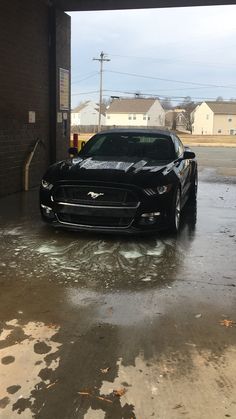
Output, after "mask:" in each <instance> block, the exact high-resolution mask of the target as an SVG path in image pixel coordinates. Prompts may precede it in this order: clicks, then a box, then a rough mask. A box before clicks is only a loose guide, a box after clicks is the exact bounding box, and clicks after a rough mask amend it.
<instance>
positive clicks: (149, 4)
mask: <svg viewBox="0 0 236 419" xmlns="http://www.w3.org/2000/svg"><path fill="white" fill-rule="evenodd" d="M55 3H56V6H57V7H58V8H60V9H61V10H64V11H89V10H121V9H148V8H165V7H189V6H217V5H218V6H219V5H230V4H236V0H55Z"/></svg>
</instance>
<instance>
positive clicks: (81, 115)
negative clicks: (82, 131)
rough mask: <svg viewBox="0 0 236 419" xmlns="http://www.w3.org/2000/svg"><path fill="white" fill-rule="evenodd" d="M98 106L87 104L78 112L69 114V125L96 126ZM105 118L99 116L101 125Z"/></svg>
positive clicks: (91, 103) (92, 103)
mask: <svg viewBox="0 0 236 419" xmlns="http://www.w3.org/2000/svg"><path fill="white" fill-rule="evenodd" d="M98 118H99V106H98V105H97V104H96V103H95V102H92V101H91V102H89V103H88V104H87V105H86V106H85V107H84V108H83V109H81V110H80V112H72V113H71V125H72V126H73V125H98ZM105 121H106V119H105V116H104V115H102V116H101V124H102V125H105Z"/></svg>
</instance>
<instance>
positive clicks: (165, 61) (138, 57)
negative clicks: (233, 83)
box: [109, 54, 229, 69]
mask: <svg viewBox="0 0 236 419" xmlns="http://www.w3.org/2000/svg"><path fill="white" fill-rule="evenodd" d="M109 55H111V56H112V57H119V58H128V59H132V60H133V59H138V60H152V61H157V62H164V63H169V64H173V63H174V64H175V63H176V62H180V63H184V64H185V65H186V64H194V65H195V64H198V65H202V66H208V67H214V68H227V69H229V66H222V65H221V64H220V63H206V62H202V61H190V60H189V59H188V58H187V59H181V58H175V59H174V60H173V59H170V58H157V57H148V56H146V57H141V56H135V55H119V54H109Z"/></svg>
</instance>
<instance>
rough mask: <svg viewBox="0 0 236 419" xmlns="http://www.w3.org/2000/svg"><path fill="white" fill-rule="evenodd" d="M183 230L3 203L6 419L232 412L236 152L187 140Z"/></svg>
mask: <svg viewBox="0 0 236 419" xmlns="http://www.w3.org/2000/svg"><path fill="white" fill-rule="evenodd" d="M195 151H196V153H197V156H198V158H199V165H200V176H199V177H200V182H199V194H198V201H197V205H196V206H187V207H186V209H185V211H184V213H183V217H182V226H181V230H180V232H179V234H178V235H177V236H173V235H170V234H168V233H166V232H162V233H159V234H156V235H153V236H150V237H147V236H143V237H142V236H137V237H128V238H127V237H121V236H115V235H112V236H106V235H101V234H86V233H78V232H68V231H64V230H60V229H57V230H54V229H51V228H49V227H48V226H46V225H44V224H43V223H42V222H41V219H40V216H39V211H38V191H37V190H32V191H30V192H28V193H20V194H15V195H11V196H8V197H6V198H4V199H1V200H0V290H1V292H0V418H1V419H8V418H18V417H19V418H21V419H22V418H23V419H24V418H27V419H28V418H42V419H54V418H55V419H71V418H78V419H80V418H81V419H82V418H86V419H108V418H109V419H122V418H124V419H148V418H158V419H159V418H160V419H172V418H173V419H176V418H182V417H185V418H187V419H195V418H196V419H200V418H204V419H211V418H212V419H213V418H214V419H221V418H225V417H232V418H236V327H235V326H236V324H235V323H234V322H236V304H235V303H236V288H235V287H236V177H235V174H236V173H235V168H236V149H233V148H228V149H224V148H203V147H198V148H196V149H195Z"/></svg>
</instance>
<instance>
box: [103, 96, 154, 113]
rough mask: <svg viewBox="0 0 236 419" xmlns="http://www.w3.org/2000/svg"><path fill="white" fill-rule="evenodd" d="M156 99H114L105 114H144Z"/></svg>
mask: <svg viewBox="0 0 236 419" xmlns="http://www.w3.org/2000/svg"><path fill="white" fill-rule="evenodd" d="M155 101H156V99H114V100H113V101H112V103H111V104H110V106H109V108H108V109H107V113H108V114H109V113H133V114H134V113H146V112H148V111H149V109H150V108H151V106H152V105H153V104H154V103H155Z"/></svg>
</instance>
